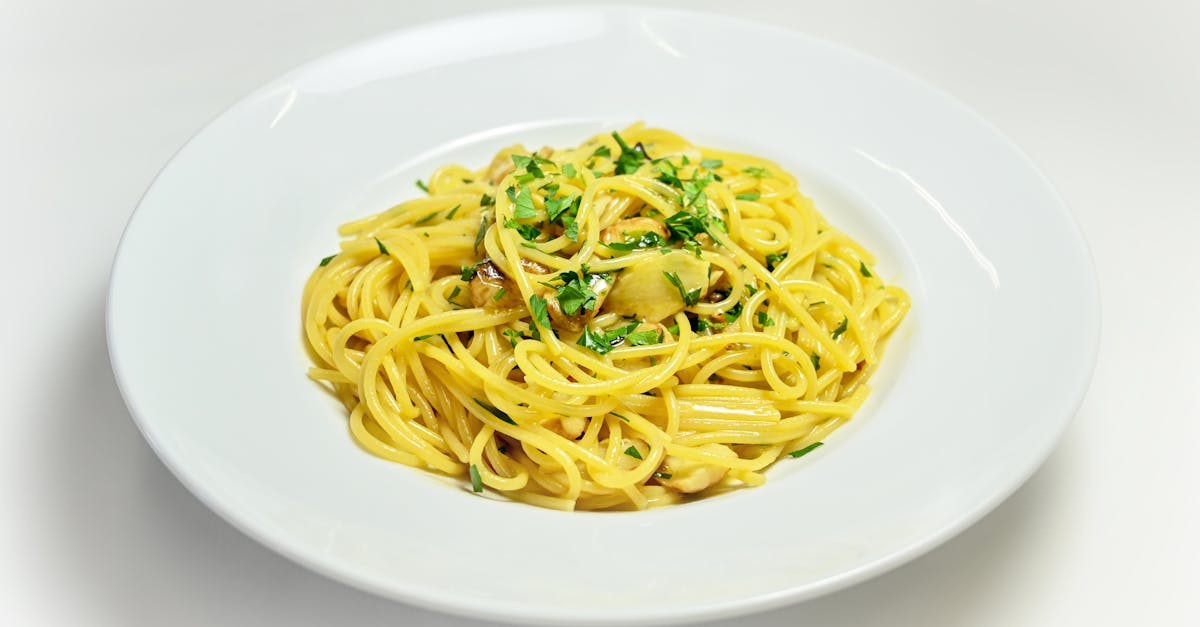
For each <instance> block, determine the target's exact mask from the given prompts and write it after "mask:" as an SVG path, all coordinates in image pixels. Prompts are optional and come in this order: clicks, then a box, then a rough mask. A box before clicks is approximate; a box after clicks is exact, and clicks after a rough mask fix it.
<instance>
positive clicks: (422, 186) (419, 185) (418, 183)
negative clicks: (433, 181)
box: [417, 179, 429, 194]
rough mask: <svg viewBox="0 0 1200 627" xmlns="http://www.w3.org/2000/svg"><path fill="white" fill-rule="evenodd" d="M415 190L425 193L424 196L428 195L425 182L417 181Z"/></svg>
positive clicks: (427, 187)
mask: <svg viewBox="0 0 1200 627" xmlns="http://www.w3.org/2000/svg"><path fill="white" fill-rule="evenodd" d="M417 188H418V189H420V190H421V191H423V192H425V193H426V194H428V193H429V186H428V185H426V184H425V181H422V180H421V179H417Z"/></svg>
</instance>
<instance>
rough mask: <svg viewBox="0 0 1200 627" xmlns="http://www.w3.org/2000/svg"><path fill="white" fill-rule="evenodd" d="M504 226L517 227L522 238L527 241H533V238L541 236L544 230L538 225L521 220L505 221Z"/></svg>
mask: <svg viewBox="0 0 1200 627" xmlns="http://www.w3.org/2000/svg"><path fill="white" fill-rule="evenodd" d="M504 228H508V229H516V230H517V233H520V234H521V239H524V240H525V241H527V242H532V241H533V240H535V239H537V238H539V237H541V235H542V230H541V229H539V228H537V227H536V226H532V225H529V224H521V223H520V222H517V221H516V220H507V221H505V222H504Z"/></svg>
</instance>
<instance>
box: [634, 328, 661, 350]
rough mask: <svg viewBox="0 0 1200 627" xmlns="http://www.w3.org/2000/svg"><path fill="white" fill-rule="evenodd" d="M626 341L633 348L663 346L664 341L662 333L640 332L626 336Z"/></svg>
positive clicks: (652, 331)
mask: <svg viewBox="0 0 1200 627" xmlns="http://www.w3.org/2000/svg"><path fill="white" fill-rule="evenodd" d="M625 341H627V342H629V343H630V344H632V345H633V346H646V345H648V344H661V343H662V341H663V335H662V331H654V330H650V331H638V332H637V333H630V334H629V335H626V336H625Z"/></svg>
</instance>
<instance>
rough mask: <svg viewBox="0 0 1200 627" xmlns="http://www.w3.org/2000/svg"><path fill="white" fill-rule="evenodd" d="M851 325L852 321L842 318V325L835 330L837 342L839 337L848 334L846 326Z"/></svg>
mask: <svg viewBox="0 0 1200 627" xmlns="http://www.w3.org/2000/svg"><path fill="white" fill-rule="evenodd" d="M849 324H850V319H849V318H847V317H845V316H842V323H841V324H839V325H838V326H837V328H836V329H834V330H833V339H835V340H836V339H838V338H839V337H842V334H843V333H845V332H846V326H847V325H849Z"/></svg>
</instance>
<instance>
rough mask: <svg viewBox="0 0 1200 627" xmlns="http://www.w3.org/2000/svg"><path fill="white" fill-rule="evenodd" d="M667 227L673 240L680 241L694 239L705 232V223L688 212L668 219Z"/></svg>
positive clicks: (681, 212) (676, 214)
mask: <svg viewBox="0 0 1200 627" xmlns="http://www.w3.org/2000/svg"><path fill="white" fill-rule="evenodd" d="M666 225H667V228H668V229H670V231H671V238H672V239H678V240H687V239H692V238H694V237H696V236H697V235H699V234H701V233H703V232H704V231H705V229H704V222H703V221H701V220H700V218H698V217H696V216H694V215H692V214H690V213H688V212H686V211H679V212H677V213H675V215H672V216H671V217H669V218H667V219H666Z"/></svg>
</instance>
